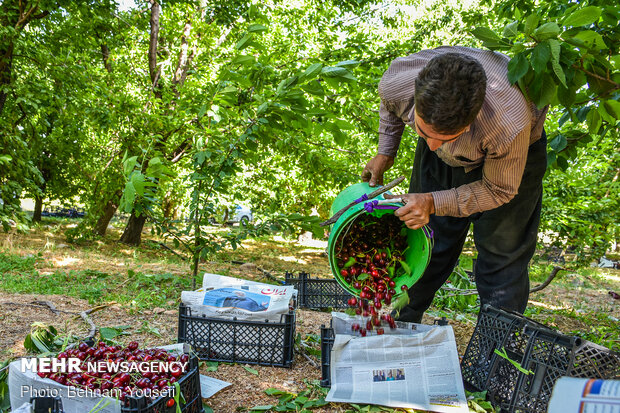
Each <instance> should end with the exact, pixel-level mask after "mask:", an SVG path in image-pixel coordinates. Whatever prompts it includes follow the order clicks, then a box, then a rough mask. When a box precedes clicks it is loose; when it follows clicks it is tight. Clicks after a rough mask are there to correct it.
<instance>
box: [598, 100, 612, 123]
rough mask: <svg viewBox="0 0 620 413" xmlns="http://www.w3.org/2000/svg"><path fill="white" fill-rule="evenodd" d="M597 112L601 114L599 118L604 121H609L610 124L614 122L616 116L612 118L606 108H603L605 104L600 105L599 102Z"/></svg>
mask: <svg viewBox="0 0 620 413" xmlns="http://www.w3.org/2000/svg"><path fill="white" fill-rule="evenodd" d="M598 113H599V114H600V115H601V119H603V120H604V121H605V122H608V123H611V124H615V123H616V118H614V116H613V115H611V114H609V113H608V112H607V109H605V105H604V104H603V105H601V104H599V106H598Z"/></svg>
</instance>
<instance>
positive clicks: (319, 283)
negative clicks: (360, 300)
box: [284, 272, 353, 309]
mask: <svg viewBox="0 0 620 413" xmlns="http://www.w3.org/2000/svg"><path fill="white" fill-rule="evenodd" d="M284 283H285V284H286V285H292V286H293V287H295V289H296V290H297V307H299V308H314V309H324V308H348V307H349V305H348V303H347V301H348V300H349V298H351V297H353V296H352V295H351V294H349V293H348V292H347V291H346V290H345V289H344V288H342V287H341V286H340V284H338V281H336V279H335V278H312V277H311V276H310V275H309V274H308V273H305V272H300V273H299V277H295V276H294V275H293V274H292V273H290V272H287V273H286V274H285V281H284Z"/></svg>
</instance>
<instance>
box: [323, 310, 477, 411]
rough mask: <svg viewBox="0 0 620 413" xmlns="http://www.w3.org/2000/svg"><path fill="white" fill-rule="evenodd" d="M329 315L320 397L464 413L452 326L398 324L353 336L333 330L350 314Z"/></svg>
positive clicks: (344, 326) (464, 403)
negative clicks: (325, 383)
mask: <svg viewBox="0 0 620 413" xmlns="http://www.w3.org/2000/svg"><path fill="white" fill-rule="evenodd" d="M334 314H335V315H336V316H335V318H334V319H333V324H332V325H333V326H334V330H335V333H336V335H335V338H334V345H333V347H332V353H331V389H330V391H329V393H328V395H327V397H326V399H325V400H327V401H330V402H343V403H369V404H379V405H384V406H390V407H402V408H412V409H420V410H429V411H433V412H441V413H444V412H445V413H452V412H454V413H456V412H463V413H465V412H468V408H467V400H466V398H465V390H464V388H463V379H462V377H461V370H460V367H459V359H458V352H457V349H456V341H455V339H454V332H453V331H452V327H450V326H424V325H420V324H411V323H402V324H401V325H400V326H399V328H398V329H396V331H394V330H392V331H390V330H389V329H386V334H384V335H372V336H367V337H357V336H352V335H349V334H346V333H344V334H343V333H339V332H338V329H346V324H347V323H349V322H352V321H353V320H354V319H355V318H354V317H348V316H346V315H340V313H334ZM347 317H348V318H347ZM336 326H338V328H337V327H336ZM350 331H351V330H350V329H349V330H348V332H350Z"/></svg>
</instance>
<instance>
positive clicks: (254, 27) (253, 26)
mask: <svg viewBox="0 0 620 413" xmlns="http://www.w3.org/2000/svg"><path fill="white" fill-rule="evenodd" d="M265 31H267V27H266V26H263V25H262V24H251V25H250V26H249V27H248V32H250V33H256V32H265Z"/></svg>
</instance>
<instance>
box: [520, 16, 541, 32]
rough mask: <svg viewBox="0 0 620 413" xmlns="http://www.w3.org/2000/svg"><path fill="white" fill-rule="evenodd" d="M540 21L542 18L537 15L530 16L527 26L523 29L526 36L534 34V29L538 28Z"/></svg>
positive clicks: (526, 22) (526, 21)
mask: <svg viewBox="0 0 620 413" xmlns="http://www.w3.org/2000/svg"><path fill="white" fill-rule="evenodd" d="M539 21H540V17H538V15H537V14H530V15H529V16H527V18H526V19H525V26H524V28H523V32H524V33H525V35H526V36H529V35H530V34H532V32H533V31H534V29H535V28H536V27H537V26H538V22H539Z"/></svg>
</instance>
